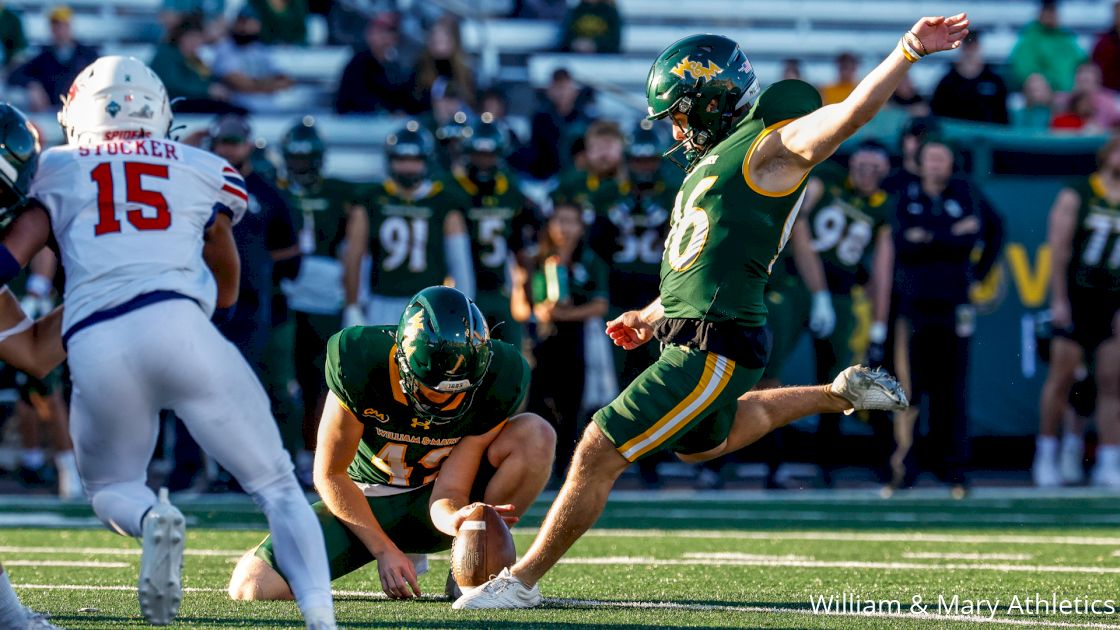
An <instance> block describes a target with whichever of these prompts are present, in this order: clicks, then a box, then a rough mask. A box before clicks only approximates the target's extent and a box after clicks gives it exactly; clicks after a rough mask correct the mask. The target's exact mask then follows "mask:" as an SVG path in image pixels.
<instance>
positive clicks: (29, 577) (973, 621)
mask: <svg viewBox="0 0 1120 630" xmlns="http://www.w3.org/2000/svg"><path fill="white" fill-rule="evenodd" d="M1116 504H1117V501H1116V499H1115V498H1113V497H1108V496H1103V495H1095V494H1091V493H1086V494H1081V495H1077V496H1070V497H1065V498H1063V497H1050V498H1046V497H1036V496H1033V495H1029V494H1022V493H1019V494H1016V493H1012V492H1000V491H998V490H989V491H987V492H983V493H980V494H979V496H978V497H974V498H970V499H966V500H965V501H958V502H954V501H950V500H948V499H945V498H941V497H940V496H939V495H936V494H932V493H925V494H914V495H909V496H903V497H896V498H895V499H892V500H889V501H884V500H881V499H878V498H877V497H875V496H874V495H872V494H870V493H848V494H833V495H828V494H820V493H799V494H791V495H774V494H769V495H765V494H751V493H731V494H722V495H721V494H707V495H702V498H696V497H689V496H688V495H687V493H686V494H680V495H665V494H663V495H636V494H632V495H626V494H624V495H622V496H620V497H619V500H618V501H615V502H613V503H612V505H611V506H610V508H609V509H608V512H607V513H606V514H605V515H604V518H603V519H602V520H601V522H600V524H599V526H598V527H597V529H595V530H593V532H592V533H591V535H589V536H588V537H586V538H584V539H583V540H582V541H581V542H580V543H578V544H577V545H576V547H575V548H574V549H573V550H572V552H571V553H570V554H569V557H568V558H569V560H570V562H567V563H564V564H561V565H559V566H558V567H556V569H554V570H553V571H552V573H550V574H549V575H548V576H547V577H546V579H545V580H544V581H543V582H542V584H541V587H542V592H543V594H544V595H545V597H546V598H547V603H548V606H547V607H545V608H541V609H536V610H529V611H487V612H458V611H453V610H451V608H450V605H449V604H448V603H447V602H446V601H442V600H439V599H437V598H436V597H435V596H436V595H438V594H440V593H441V592H442V588H443V581H444V579H445V577H446V575H447V560H446V557H445V556H436V557H435V558H433V560H432V562H431V565H432V570H431V571H430V572H429V573H428V574H427V575H425V576H423V577H422V578H421V587H422V589H423V590H424V592H425V594H426V597H425V598H423V599H422V600H420V601H411V602H395V601H387V600H385V599H382V598H381V597H380V595H379V594H378V591H379V590H380V588H379V585H378V583H377V575H376V571H375V570H373V568H372V567H371V568H370V569H368V570H363V571H359V572H358V573H356V574H353V575H350V576H347V577H346V578H343V579H341V580H338V581H337V582H335V584H334V587H335V590H336V606H337V611H338V618H339V622H340V625H341V626H342V627H346V628H445V627H473V628H507V627H540V628H592V627H614V628H647V627H714V628H744V627H750V628H850V627H866V628H900V627H905V628H911V627H912V628H966V627H967V628H972V627H976V626H977V625H980V623H981V622H982V621H987V620H988V619H987V618H988V612H987V610H985V611H984V612H983V613H982V614H979V615H976V616H974V617H970V616H967V615H959V616H957V617H947V616H945V615H944V614H939V612H938V610H937V599H938V596H939V595H940V596H944V597H946V599H951V598H952V597H953V596H954V595H956V596H958V597H960V598H961V599H962V600H963V599H977V598H982V599H989V600H995V599H997V598H998V599H999V600H1000V602H999V609H998V610H997V612H996V614H995V616H994V619H993V621H995V622H996V623H997V624H998V626H999V627H1017V626H1022V625H1026V626H1044V625H1046V624H1047V623H1048V622H1058V623H1061V624H1066V627H1102V626H1103V627H1113V626H1115V627H1118V628H1120V617H1118V614H1120V613H1113V614H1091V613H1081V614H1061V613H1056V612H1054V613H1050V614H1036V613H1026V612H1015V613H1012V612H1009V611H1008V603H1009V602H1010V601H1011V600H1012V598H1013V597H1015V596H1018V597H1019V598H1020V599H1021V600H1022V599H1023V598H1025V597H1028V596H1030V597H1033V596H1035V594H1036V593H1038V594H1042V595H1043V596H1044V597H1046V598H1049V597H1050V596H1051V594H1052V593H1057V596H1058V598H1059V599H1063V598H1065V599H1069V600H1073V599H1074V598H1082V599H1085V598H1088V599H1101V600H1108V599H1111V600H1114V605H1115V606H1116V607H1117V608H1118V609H1120V588H1117V584H1120V529H1118V528H1117V527H1116V525H1117V524H1120V510H1118V509H1117V508H1116ZM0 505H3V506H4V507H3V508H0V523H29V522H30V523H37V522H41V523H44V524H52V523H53V524H56V525H62V526H64V527H55V528H42V527H36V528H33V529H32V528H26V527H24V528H11V529H0V560H2V561H3V562H4V564H5V565H6V566H7V567H8V571H9V573H10V574H11V577H12V581H13V583H14V584H15V585H16V587H17V590H18V591H19V593H20V595H21V597H22V598H23V600H24V602H25V603H26V604H28V605H30V606H32V607H34V608H36V609H38V610H43V611H47V612H50V613H51V615H52V618H53V620H54V621H55V622H56V623H58V624H60V625H61V626H63V627H66V628H124V627H142V626H145V624H144V623H143V622H142V620H141V618H140V617H139V615H138V610H137V604H136V595H135V592H134V591H133V589H132V586H133V583H134V580H135V576H136V571H137V567H138V564H139V555H138V546H137V544H136V543H135V542H134V541H132V540H129V539H125V538H121V537H119V536H115V535H113V534H111V533H109V532H107V531H104V530H102V529H94V528H84V527H83V528H76V527H65V526H66V525H69V524H74V523H78V524H84V523H87V522H88V520H87V519H88V518H89V517H90V516H91V515H90V512H89V510H88V508H87V507H85V506H80V505H79V506H75V505H60V504H56V503H54V502H41V501H35V500H24V501H21V502H19V503H13V502H11V501H8V502H0ZM182 507H183V509H184V512H185V513H186V514H187V515H188V518H189V519H190V521H191V523H192V526H191V528H190V531H189V537H188V554H190V555H188V556H187V558H186V564H185V568H184V583H185V586H186V587H188V589H194V590H190V591H188V593H187V594H186V596H185V598H184V602H183V607H182V610H181V612H180V615H179V618H178V621H177V622H176V626H177V627H180V628H225V627H246V628H298V627H301V624H300V623H299V619H298V614H297V610H296V608H295V605H294V604H292V603H290V602H276V603H271V602H256V603H243V602H232V601H229V600H228V598H226V596H225V593H224V589H225V585H226V583H227V580H228V577H229V573H230V571H231V569H232V567H233V563H234V561H235V560H236V557H237V556H238V555H239V553H240V552H242V551H243V550H245V549H248V548H250V547H251V546H253V545H254V544H256V543H257V542H259V540H260V539H261V537H262V535H263V531H262V529H261V525H262V522H261V520H260V517H259V515H257V514H256V512H255V510H254V509H253V508H252V506H251V504H249V503H247V501H245V500H244V499H233V500H228V499H209V498H204V499H201V500H199V501H195V502H191V503H184V504H182ZM545 507H546V505H545V504H540V505H538V506H535V507H534V509H533V510H532V511H531V512H530V516H529V517H528V518H527V519H526V521H525V525H526V529H529V530H530V532H529V533H517V534H516V539H517V545H518V549H525V548H527V547H528V545H529V543H530V542H531V539H532V536H531V530H532V528H534V527H536V525H537V524H538V523H539V520H540V516H541V515H542V514H543V511H544V508H545ZM519 529H520V528H519ZM75 563H108V564H99V565H98V566H72V565H73V564H75ZM841 593H855V594H856V595H857V596H858V597H860V598H861V599H876V600H899V601H900V602H901V611H902V612H901V614H898V613H891V614H890V615H888V616H880V617H876V616H868V615H862V614H854V615H836V614H820V613H814V611H813V609H812V606H811V604H810V600H811V599H812V598H815V597H818V596H822V595H823V596H825V597H826V598H827V597H828V596H829V595H833V596H838V595H840V594H841ZM914 596H921V597H922V600H923V603H932V606H931V607H930V608H929V609H928V610H929V612H930V614H927V615H926V616H919V615H913V614H911V613H910V610H911V603H912V598H913V597H914ZM942 612H944V611H942ZM985 625H987V624H985Z"/></svg>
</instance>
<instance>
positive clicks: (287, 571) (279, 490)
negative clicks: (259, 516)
mask: <svg viewBox="0 0 1120 630" xmlns="http://www.w3.org/2000/svg"><path fill="white" fill-rule="evenodd" d="M252 495H253V500H254V501H256V502H257V505H259V506H260V508H261V510H262V511H263V512H264V515H265V516H266V517H267V518H268V528H269V530H270V531H271V533H272V548H273V550H274V552H275V554H276V564H278V565H280V570H281V572H282V573H283V574H284V575H286V576H287V577H288V586H290V587H291V589H292V594H293V595H295V598H296V601H297V602H298V603H299V609H300V611H302V612H303V615H304V619H305V620H307V621H312V619H310V618H309V617H308V616H309V615H310V616H311V617H314V620H316V621H320V620H325V619H329V620H332V621H333V618H334V599H333V598H332V596H331V574H330V568H329V566H328V565H327V550H326V544H325V543H324V542H323V530H322V528H321V527H320V526H319V519H317V518H315V513H314V512H312V511H311V506H310V505H309V504H308V503H307V499H306V498H305V497H304V496H303V491H302V490H300V487H299V483H297V482H296V477H295V475H294V474H292V473H289V474H287V475H285V476H284V477H282V478H281V479H279V480H277V481H274V482H272V483H270V484H268V485H267V486H265V487H263V488H260V489H259V490H257V491H256V492H253V493H252Z"/></svg>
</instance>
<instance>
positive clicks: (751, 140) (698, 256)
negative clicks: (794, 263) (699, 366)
mask: <svg viewBox="0 0 1120 630" xmlns="http://www.w3.org/2000/svg"><path fill="white" fill-rule="evenodd" d="M820 104H821V101H820V94H819V93H818V92H817V90H816V88H814V87H812V86H811V85H809V84H808V83H805V82H803V81H797V80H786V81H779V82H778V83H775V84H773V85H771V86H770V87H769V88H767V89H766V90H764V91H763V92H762V94H761V95H759V97H758V101H757V102H756V103H755V105H754V107H753V108H752V109H751V111H750V113H748V114H747V116H746V117H744V118H743V120H741V121H740V122H739V123H738V124H737V125H736V126H735V128H734V129H733V130H732V132H731V135H730V136H729V137H727V138H726V139H725V140H723V141H722V142H720V143H719V144H717V145H716V146H715V147H713V148H712V149H711V150H710V151H709V152H708V153H707V154H706V155H705V156H704V157H702V158H700V159H699V160H698V161H697V162H696V163H695V164H694V165H693V166H692V167H691V168H690V169H689V172H688V175H687V176H686V177H685V180H684V183H683V184H682V185H681V189H680V192H678V193H677V197H676V201H675V203H674V205H673V214H672V218H671V222H670V229H669V237H668V239H667V240H666V243H665V256H664V258H663V259H662V262H661V304H662V305H663V306H664V308H665V316H666V317H669V318H683V319H701V320H706V321H710V322H720V321H736V322H739V323H740V324H742V325H745V326H762V325H763V324H765V323H766V305H765V302H764V301H763V295H762V294H763V290H764V289H765V287H766V282H767V280H768V279H769V277H770V270H771V268H772V267H773V265H774V262H775V261H776V260H777V259H778V255H779V254H780V253H781V251H782V248H784V247H785V245H786V241H787V240H789V235H790V232H791V231H792V230H793V223H794V221H795V220H796V219H797V211H798V209H799V208H800V206H801V201H802V199H803V198H804V194H805V180H804V179H802V180H801V182H799V183H798V184H797V185H796V186H794V187H793V188H791V189H789V190H786V191H782V192H778V193H772V192H767V191H763V190H762V189H760V188H758V187H757V186H755V185H754V183H753V182H752V181H750V176H749V174H748V170H747V160H748V158H749V157H750V155H751V151H752V150H753V148H754V147H755V146H756V145H757V144H758V142H759V141H760V140H761V139H762V138H763V137H765V136H766V135H767V134H768V133H770V132H772V131H773V130H775V129H778V128H780V127H781V126H782V125H784V124H786V123H788V122H789V121H790V120H791V119H793V118H798V117H800V116H804V115H805V114H808V113H810V112H812V111H813V110H815V109H817V108H818V107H820Z"/></svg>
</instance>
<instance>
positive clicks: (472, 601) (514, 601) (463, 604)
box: [451, 568, 541, 610]
mask: <svg viewBox="0 0 1120 630" xmlns="http://www.w3.org/2000/svg"><path fill="white" fill-rule="evenodd" d="M540 605H541V591H540V589H538V588H537V587H536V586H533V587H532V588H529V587H528V586H525V584H523V583H522V582H521V580H519V579H517V578H515V577H513V574H512V573H510V572H509V569H508V568H505V569H502V572H501V573H499V574H498V576H497V577H494V578H491V579H490V581H489V582H487V583H485V584H483V585H482V586H479V587H478V588H476V589H474V590H472V591H471V592H469V593H465V594H464V595H463V596H462V597H460V598H459V599H457V600H455V603H454V604H452V605H451V607H452V608H454V609H455V610H473V609H480V608H535V607H537V606H540Z"/></svg>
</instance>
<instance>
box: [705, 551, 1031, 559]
mask: <svg viewBox="0 0 1120 630" xmlns="http://www.w3.org/2000/svg"><path fill="white" fill-rule="evenodd" d="M686 555H687V554H686ZM902 557H903V558H906V559H907V560H1030V559H1031V558H1032V557H1033V556H1032V555H1031V554H1029V553H940V552H937V551H907V552H905V553H903V554H902Z"/></svg>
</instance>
